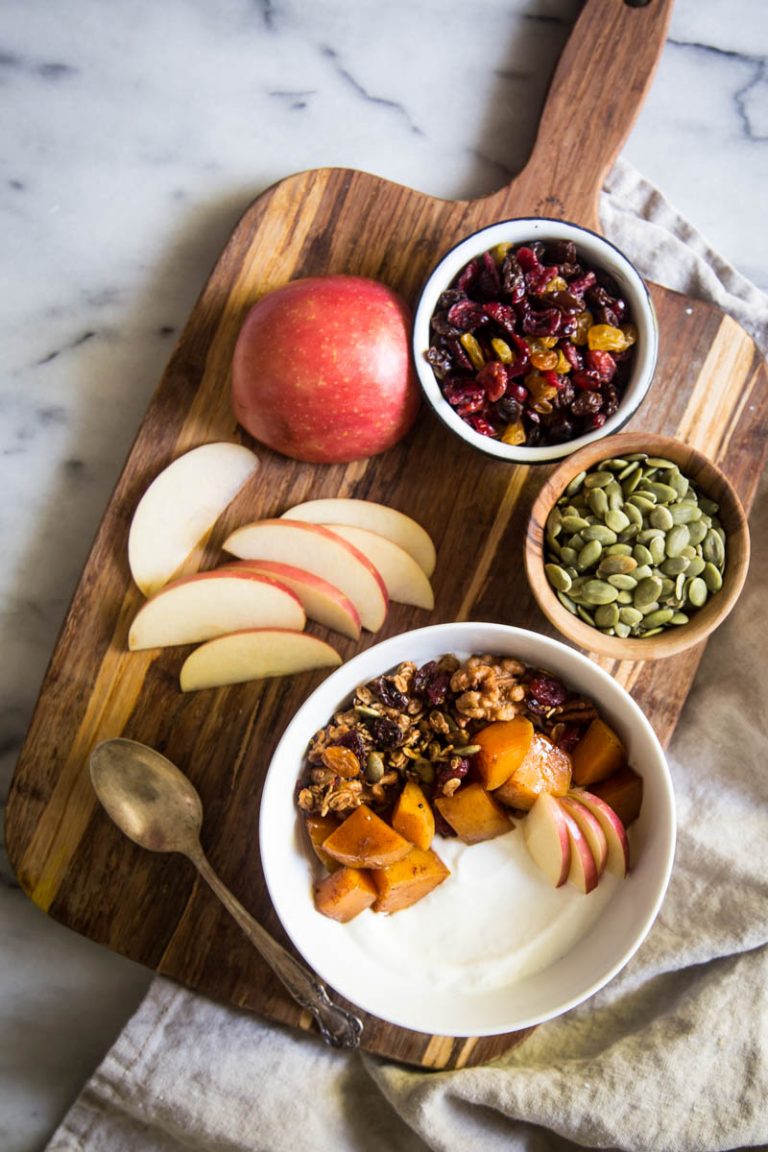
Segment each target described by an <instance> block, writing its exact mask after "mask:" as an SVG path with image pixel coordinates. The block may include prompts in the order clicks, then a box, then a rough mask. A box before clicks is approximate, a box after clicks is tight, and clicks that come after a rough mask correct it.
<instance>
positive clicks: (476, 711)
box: [296, 653, 597, 835]
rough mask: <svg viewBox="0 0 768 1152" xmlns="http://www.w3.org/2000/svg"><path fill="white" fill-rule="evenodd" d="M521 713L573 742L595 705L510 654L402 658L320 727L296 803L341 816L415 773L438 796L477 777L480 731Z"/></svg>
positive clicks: (567, 746) (390, 794)
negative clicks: (425, 660) (422, 659)
mask: <svg viewBox="0 0 768 1152" xmlns="http://www.w3.org/2000/svg"><path fill="white" fill-rule="evenodd" d="M518 715H523V716H526V717H527V718H528V719H529V720H530V721H531V722H532V723H533V725H534V727H535V728H536V729H537V730H538V731H540V732H542V733H544V734H545V735H546V736H548V737H549V738H550V739H551V740H552V741H553V742H554V743H555V744H557V745H558V746H559V747H560V748H563V749H564V750H565V751H570V750H571V749H572V748H573V747H575V745H576V744H577V743H578V741H579V739H580V738H581V736H582V735H583V734H584V732H585V730H586V728H587V726H588V725H589V723H590V721H591V720H592V719H593V718H594V717H595V716H596V715H597V712H596V709H595V706H594V704H593V703H592V701H591V700H589V699H587V698H586V697H584V696H581V695H579V694H578V693H575V692H571V691H570V690H569V689H568V688H567V687H566V686H565V685H564V684H563V683H562V681H561V680H560V679H558V678H557V677H554V676H551V675H550V674H549V673H547V672H545V671H542V670H541V669H537V668H533V667H530V666H528V665H526V664H523V663H521V662H520V661H519V660H514V659H511V658H509V657H499V656H493V655H490V654H487V653H486V654H482V655H473V656H470V657H469V658H468V659H466V660H464V661H461V660H459V659H458V658H457V657H456V656H455V655H453V654H450V653H449V654H446V655H444V656H441V657H440V658H439V659H438V660H431V661H429V662H428V663H427V664H423V665H422V666H421V667H418V666H417V665H416V664H414V663H413V662H411V661H406V662H404V663H402V664H399V665H398V666H397V667H396V668H395V669H394V670H393V671H391V672H388V673H385V674H384V675H381V676H377V677H375V678H374V679H373V680H370V681H368V682H367V683H366V684H361V685H359V686H358V687H357V689H356V690H355V693H354V695H353V697H352V701H351V703H350V705H349V707H347V708H345V709H343V710H341V711H339V712H337V713H336V714H335V715H334V716H333V717H332V718H331V720H330V721H329V723H328V724H326V725H325V726H324V727H323V728H321V729H320V730H319V731H318V732H316V733H315V734H314V736H313V737H312V739H311V740H310V743H309V747H308V751H307V757H306V762H305V767H304V771H303V773H302V777H301V779H300V781H299V784H298V788H297V795H296V800H297V804H298V807H299V808H300V809H301V810H302V812H303V813H304V814H305V816H327V815H329V814H332V815H338V816H339V818H343V817H344V816H345V815H348V814H349V813H350V812H351V811H352V810H353V809H354V808H356V807H358V806H359V805H361V804H365V805H367V806H368V807H370V808H372V809H373V810H374V811H377V812H380V813H381V812H384V811H386V810H388V809H389V808H391V806H392V805H393V804H394V802H395V800H396V799H397V797H398V795H399V793H400V792H401V791H402V789H403V787H404V786H405V784H406V782H407V781H408V780H409V779H410V780H416V781H417V782H418V783H419V784H420V785H421V787H422V788H423V790H424V793H425V795H426V796H427V798H428V799H429V801H430V803H431V804H433V801H434V800H435V799H436V798H437V797H440V796H452V795H454V794H455V793H456V792H457V791H458V790H459V788H461V787H462V785H463V784H464V783H465V781H470V780H471V779H472V769H473V758H474V756H475V754H476V753H477V752H478V750H479V745H476V744H474V743H473V737H474V735H475V734H476V733H477V732H479V731H480V729H481V728H484V727H485V726H487V725H488V724H490V723H492V722H493V721H496V720H511V719H512V718H513V717H515V716H518ZM435 817H436V821H437V825H438V830H439V831H440V833H441V834H442V835H452V834H453V833H452V831H451V829H450V828H449V827H448V826H447V825H446V824H445V821H443V820H442V818H441V817H440V814H439V812H437V810H435Z"/></svg>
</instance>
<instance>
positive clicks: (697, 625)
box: [523, 431, 750, 660]
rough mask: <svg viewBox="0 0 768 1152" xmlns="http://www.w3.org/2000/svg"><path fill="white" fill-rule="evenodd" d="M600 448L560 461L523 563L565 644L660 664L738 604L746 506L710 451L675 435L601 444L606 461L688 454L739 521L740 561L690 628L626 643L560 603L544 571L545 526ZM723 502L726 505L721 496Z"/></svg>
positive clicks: (541, 500)
mask: <svg viewBox="0 0 768 1152" xmlns="http://www.w3.org/2000/svg"><path fill="white" fill-rule="evenodd" d="M597 447H598V446H597V445H589V446H587V447H586V448H584V449H580V450H579V451H578V452H576V453H574V454H573V456H570V457H568V459H567V460H564V461H562V462H561V463H560V464H559V465H558V467H557V468H556V469H555V470H554V471H553V472H552V473H551V475H550V476H548V477H547V479H546V481H545V483H544V485H543V487H542V488H541V490H540V491H539V493H538V495H537V496H536V499H535V500H534V503H533V506H532V508H531V512H530V515H529V517H528V526H527V530H526V534H525V540H524V544H523V561H524V565H525V571H526V577H527V580H528V585H529V587H530V589H531V591H532V593H533V596H534V599H535V600H536V603H537V604H538V606H539V608H540V609H541V611H542V612H543V613H544V615H545V616H546V618H547V620H549V622H550V624H552V625H554V627H555V628H556V629H557V630H558V632H559V633H560V634H561V635H562V636H564V637H565V638H566V639H567V640H570V641H571V642H572V643H575V644H578V645H579V646H580V647H581V648H582V649H584V650H585V651H587V652H591V653H594V654H596V655H599V656H605V657H608V658H609V659H614V660H658V659H664V658H667V657H670V656H676V655H679V654H680V653H681V652H685V651H687V650H688V649H689V648H692V647H694V646H695V645H696V644H699V643H701V642H702V641H703V640H705V639H706V638H707V637H708V636H710V635H711V633H712V632H714V630H715V629H716V628H718V627H719V626H720V624H722V622H723V621H724V620H725V619H726V617H727V616H728V615H729V614H730V613H731V612H732V611H733V609H734V607H735V606H736V603H737V601H738V598H739V595H740V594H741V590H742V588H743V586H744V582H745V580H746V578H747V572H748V569H749V558H750V537H749V524H748V521H747V516H746V513H745V511H744V507H743V505H742V503H741V500H740V498H739V495H738V493H737V492H736V490H735V488H734V487H733V484H732V483H731V481H730V480H729V479H728V477H727V476H726V475H725V473H724V472H723V471H722V469H721V468H719V467H718V466H717V464H715V463H714V461H713V460H711V459H710V458H709V457H708V456H707V455H706V453H704V452H702V451H701V450H700V449H698V448H695V447H694V446H693V445H689V444H685V443H683V442H682V441H681V440H677V439H675V437H673V436H664V435H662V434H660V433H653V432H641V431H638V432H622V433H620V434H618V435H616V436H610V437H607V438H606V439H605V440H604V441H602V442H601V444H600V445H599V447H600V449H601V450H602V449H605V456H604V457H603V458H604V459H606V460H607V459H610V458H611V457H612V456H621V455H622V452H642V451H648V452H649V455H659V456H664V455H666V456H668V457H669V458H670V459H674V458H675V454H677V455H679V454H680V453H681V452H684V453H685V454H686V456H688V457H690V458H691V459H692V460H694V461H695V463H696V467H695V469H694V470H693V471H695V472H696V474H697V476H698V474H699V472H700V471H703V472H706V473H707V474H708V475H709V476H710V477H711V478H712V479H713V480H715V481H716V483H717V484H719V485H720V486H721V489H722V493H723V496H724V498H725V503H726V504H727V505H728V515H729V516H730V515H733V516H734V517H735V519H736V526H735V527H734V528H733V529H732V530H729V532H728V535H729V537H730V540H731V544H732V546H733V544H734V543H735V544H736V548H735V550H736V552H737V554H738V556H739V562H738V564H737V565H736V566H735V567H733V566H731V568H730V569H729V567H728V565H727V564H726V569H725V576H724V580H723V587H722V589H721V590H720V591H719V592H718V593H717V595H716V596H713V597H711V598H710V599H708V601H707V603H706V604H705V605H704V607H703V608H700V609H699V610H698V611H697V612H696V614H695V616H693V617H692V618H691V620H690V622H689V623H688V624H685V625H683V626H682V627H680V628H675V629H669V630H667V631H665V632H661V633H659V634H658V635H656V636H650V637H648V639H643V638H640V637H636V638H633V639H626V640H622V639H621V637H617V636H606V635H604V633H602V632H600V631H599V630H598V629H597V628H593V627H592V625H590V624H587V623H586V621H584V620H581V619H580V618H579V617H577V616H574V615H573V614H572V613H571V612H569V611H568V609H567V608H565V607H564V606H563V605H562V604H561V603H560V601H559V600H558V598H557V595H556V593H555V591H554V589H553V588H552V587H551V586H550V584H549V582H548V581H547V579H546V576H545V575H544V571H543V568H544V524H545V522H546V518H547V515H548V514H549V511H550V510H551V508H552V507H553V505H554V504H555V502H556V501H557V500H558V499H559V497H560V496H562V495H563V493H564V491H565V488H566V487H567V485H568V483H569V482H570V480H572V479H573V477H574V476H576V475H578V473H579V472H580V471H582V467H583V466H584V465H585V463H586V462H587V461H589V463H588V464H587V467H593V466H594V465H595V464H597V463H598V462H599V461H598V459H597V458H595V459H592V457H593V455H594V453H595V449H596V448H597ZM689 471H690V470H689ZM696 483H697V484H698V485H699V486H700V487H701V488H702V490H704V491H705V494H706V483H702V482H701V481H699V480H698V479H696ZM720 502H721V506H722V504H723V499H722V498H721V501H720Z"/></svg>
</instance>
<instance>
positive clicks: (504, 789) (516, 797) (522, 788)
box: [493, 732, 571, 812]
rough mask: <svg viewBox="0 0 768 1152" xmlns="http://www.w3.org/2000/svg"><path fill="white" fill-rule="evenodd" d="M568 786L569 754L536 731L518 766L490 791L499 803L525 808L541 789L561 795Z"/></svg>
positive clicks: (532, 802) (532, 803)
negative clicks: (507, 777)
mask: <svg viewBox="0 0 768 1152" xmlns="http://www.w3.org/2000/svg"><path fill="white" fill-rule="evenodd" d="M570 786H571V758H570V756H569V755H568V753H567V752H564V751H563V749H562V748H558V746H557V745H556V744H553V742H552V741H551V740H550V739H549V737H547V736H545V735H544V734H543V733H542V732H537V733H536V734H535V735H534V737H533V740H532V741H531V746H530V748H529V749H528V752H527V753H526V755H525V757H524V758H523V761H522V763H521V764H520V767H519V768H518V769H517V771H516V772H515V773H514V775H513V776H511V777H510V778H509V780H507V781H505V782H504V784H502V785H501V787H500V788H497V789H496V790H495V791H494V793H493V794H494V796H495V797H496V799H497V800H500V801H501V802H502V804H507V805H509V807H510V808H521V809H523V810H524V811H526V812H527V811H529V809H531V808H532V807H533V805H534V802H535V800H536V797H537V796H539V795H540V794H541V793H542V792H549V793H550V794H551V795H552V796H565V794H566V792H567V791H568V789H569V788H570Z"/></svg>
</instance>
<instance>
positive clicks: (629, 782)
mask: <svg viewBox="0 0 768 1152" xmlns="http://www.w3.org/2000/svg"><path fill="white" fill-rule="evenodd" d="M589 790H590V792H593V793H594V795H595V796H599V797H600V799H601V800H605V802H606V804H608V805H609V806H610V807H611V808H613V810H614V812H615V813H616V815H617V816H618V818H619V820H621V822H622V824H623V825H624V827H625V828H629V826H630V824H633V823H634V822H635V820H637V818H638V816H639V815H640V808H641V806H642V803H643V778H642V776H638V774H637V772H635V771H633V769H632V768H622V769H620V771H618V772H614V773H613V775H612V776H609V777H608V778H607V779H606V780H600V781H598V783H597V784H592V785H591V787H590V789H589Z"/></svg>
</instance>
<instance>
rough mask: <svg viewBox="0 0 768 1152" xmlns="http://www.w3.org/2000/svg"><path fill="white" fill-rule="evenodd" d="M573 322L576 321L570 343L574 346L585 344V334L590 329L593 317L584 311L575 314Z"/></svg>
mask: <svg viewBox="0 0 768 1152" xmlns="http://www.w3.org/2000/svg"><path fill="white" fill-rule="evenodd" d="M574 320H575V321H576V331H575V332H574V334H573V336H571V341H572V343H574V344H586V342H587V333H588V332H589V330H590V328H591V327H592V321H593V320H594V316H593V315H592V313H591V312H589V311H587V310H585V311H584V312H577V313H576V315H575V317H574Z"/></svg>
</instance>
